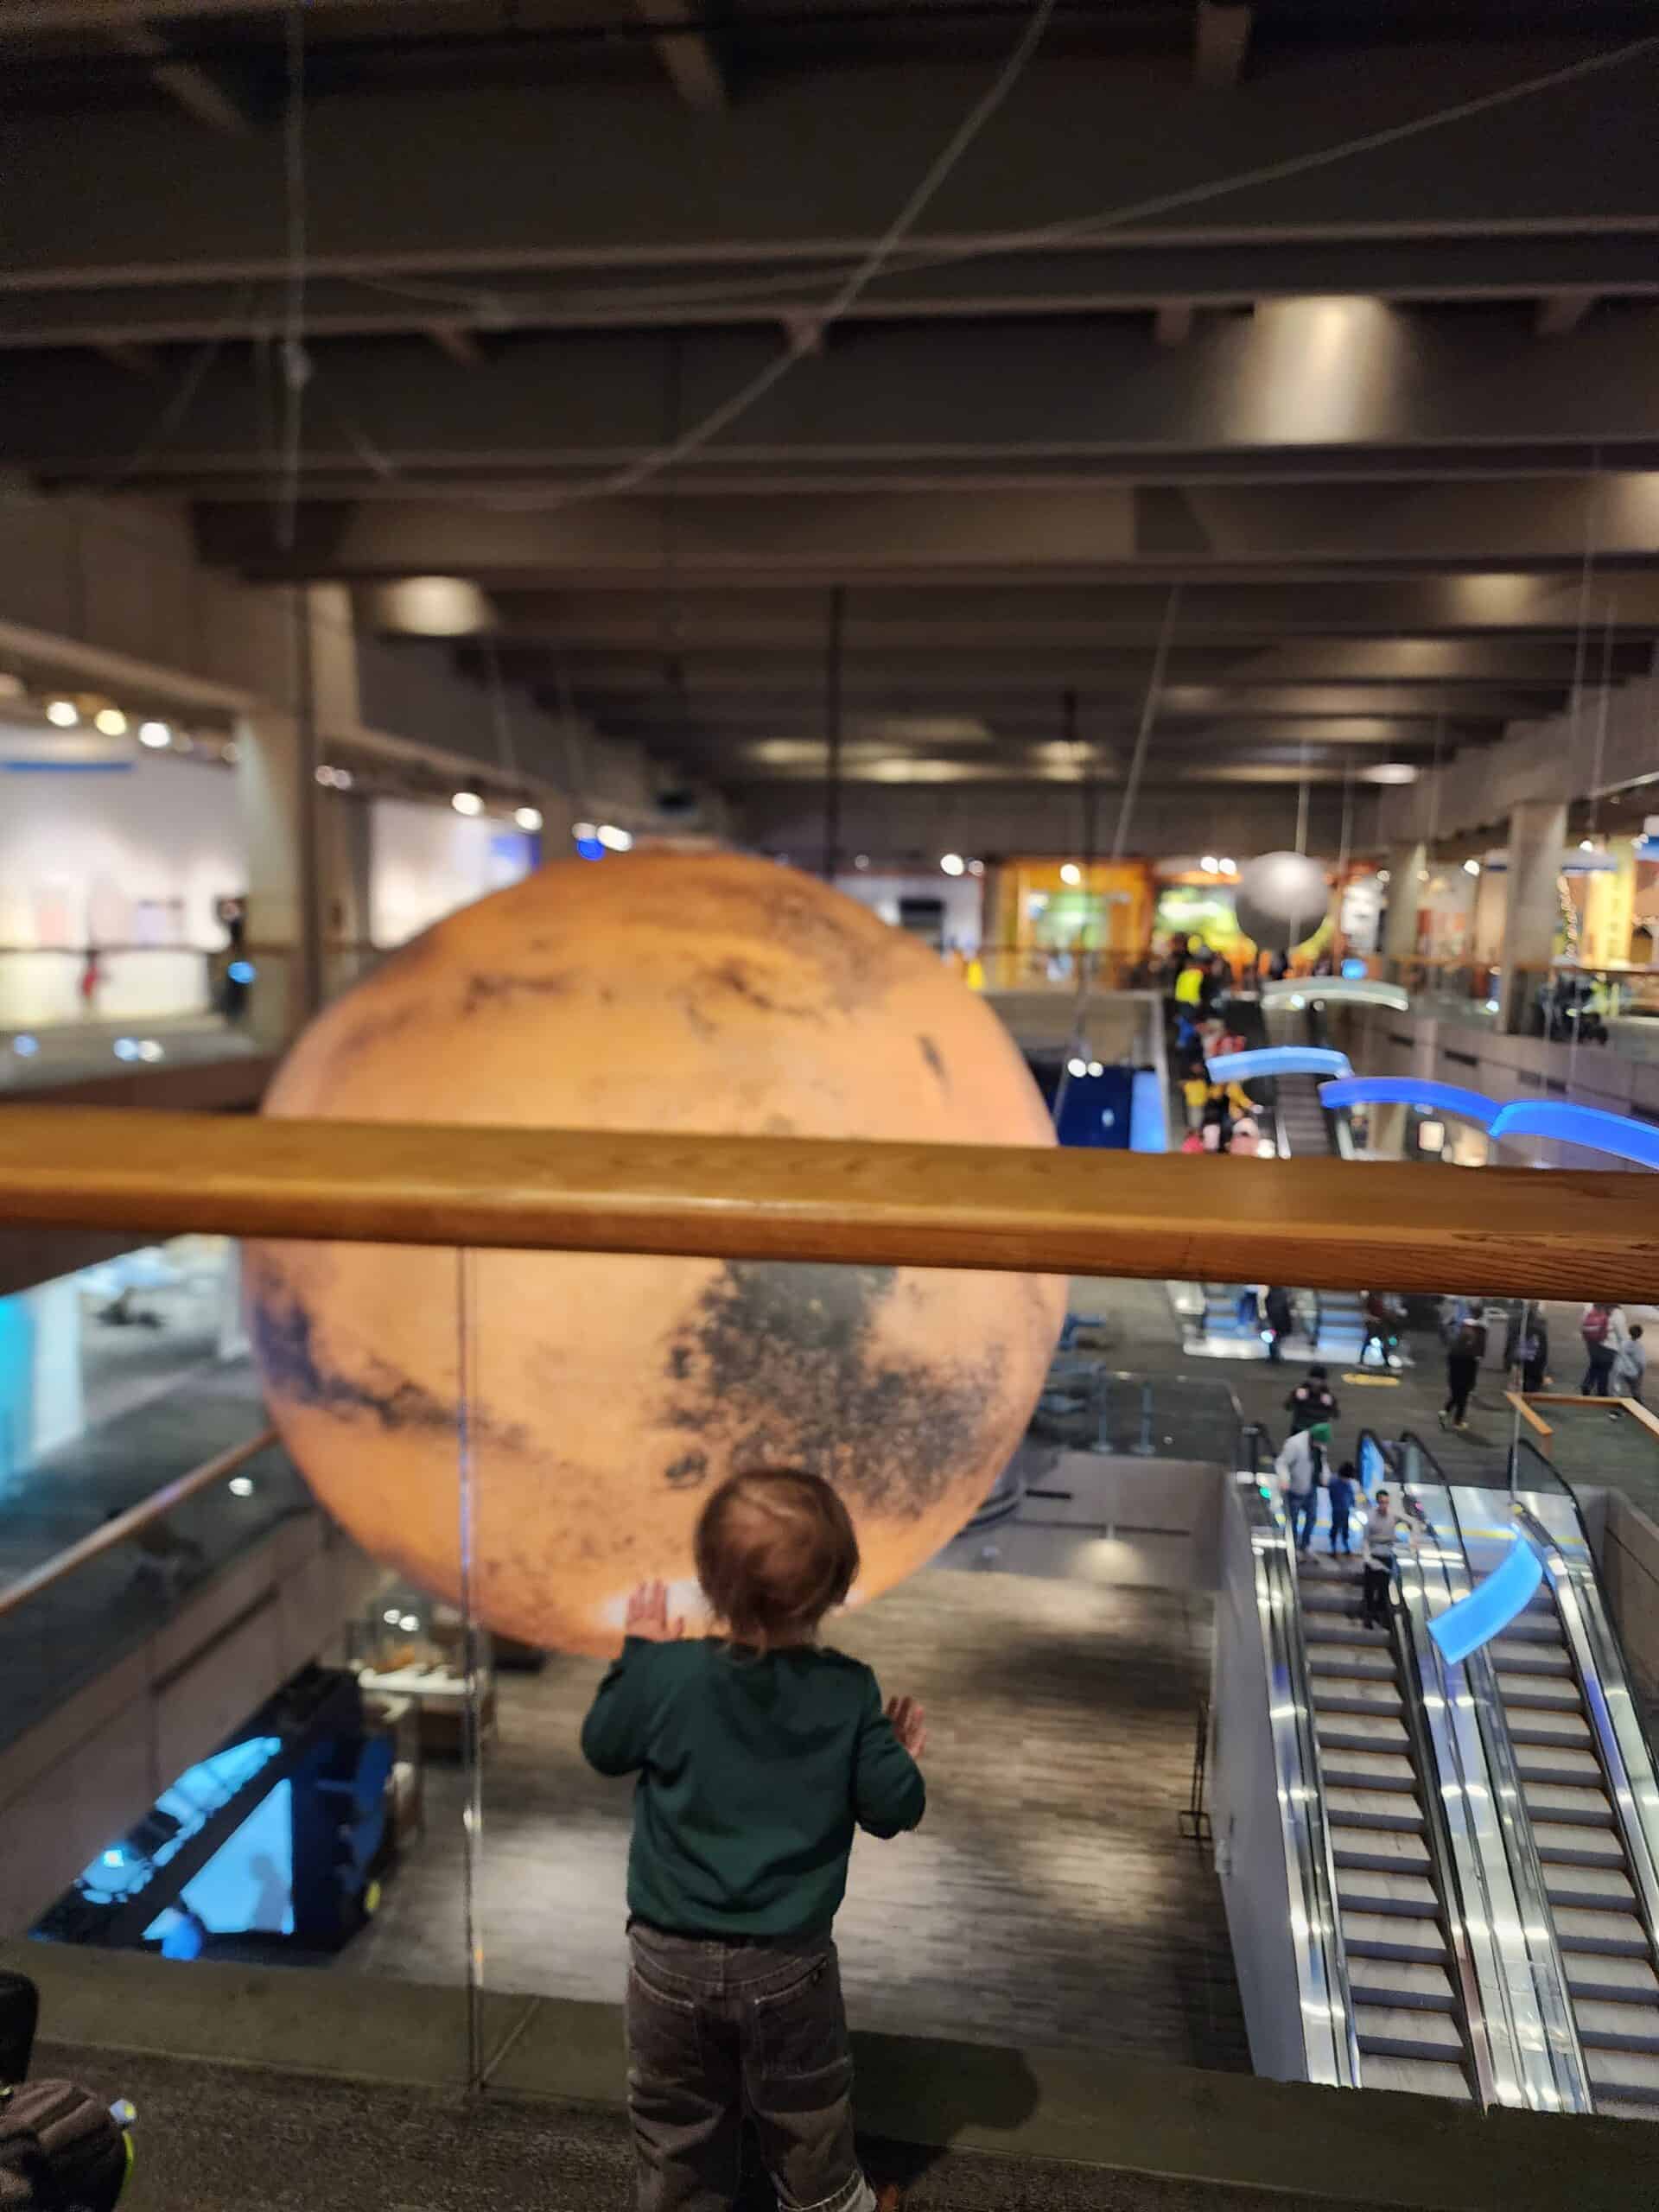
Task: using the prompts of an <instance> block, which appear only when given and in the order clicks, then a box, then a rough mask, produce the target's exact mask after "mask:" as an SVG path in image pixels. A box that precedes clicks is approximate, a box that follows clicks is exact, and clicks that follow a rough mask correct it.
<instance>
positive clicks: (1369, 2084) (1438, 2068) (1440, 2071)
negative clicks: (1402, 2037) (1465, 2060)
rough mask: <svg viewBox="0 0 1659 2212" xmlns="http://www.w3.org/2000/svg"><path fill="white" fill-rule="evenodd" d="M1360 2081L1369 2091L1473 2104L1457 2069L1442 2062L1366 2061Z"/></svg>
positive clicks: (1411, 2059)
mask: <svg viewBox="0 0 1659 2212" xmlns="http://www.w3.org/2000/svg"><path fill="white" fill-rule="evenodd" d="M1362 2080H1363V2084H1364V2086H1365V2088H1368V2089H1402V2090H1404V2091H1405V2092H1406V2093H1407V2094H1408V2095H1412V2096H1419V2097H1452V2098H1457V2099H1461V2100H1462V2101H1463V2102H1465V2103H1471V2102H1472V2101H1473V2099H1472V2096H1471V2091H1470V2088H1469V2084H1468V2082H1466V2081H1465V2079H1464V2075H1463V2069H1462V2068H1461V2067H1460V2066H1452V2065H1450V2064H1448V2063H1446V2061H1445V2060H1444V2059H1427V2058H1383V2057H1379V2056H1370V2057H1368V2058H1367V2059H1366V2061H1365V2065H1364V2069H1363V2075H1362Z"/></svg>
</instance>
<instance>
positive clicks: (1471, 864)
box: [1463, 860, 1480, 875]
mask: <svg viewBox="0 0 1659 2212" xmlns="http://www.w3.org/2000/svg"><path fill="white" fill-rule="evenodd" d="M1463 872H1464V874H1465V875H1478V874H1480V862H1479V861H1473V860H1471V861H1465V862H1464V864H1463Z"/></svg>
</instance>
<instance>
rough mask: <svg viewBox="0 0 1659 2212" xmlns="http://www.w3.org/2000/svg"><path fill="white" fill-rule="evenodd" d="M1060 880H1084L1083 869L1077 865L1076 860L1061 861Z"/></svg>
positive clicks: (1072, 881) (1068, 881)
mask: <svg viewBox="0 0 1659 2212" xmlns="http://www.w3.org/2000/svg"><path fill="white" fill-rule="evenodd" d="M1060 881H1061V882H1062V883H1081V882H1082V881H1083V870H1082V869H1081V868H1079V867H1078V866H1077V862H1076V861H1062V862H1061V864H1060Z"/></svg>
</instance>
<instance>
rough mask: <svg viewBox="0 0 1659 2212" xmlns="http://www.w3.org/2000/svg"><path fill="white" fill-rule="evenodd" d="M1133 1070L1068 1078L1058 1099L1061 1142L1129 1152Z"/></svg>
mask: <svg viewBox="0 0 1659 2212" xmlns="http://www.w3.org/2000/svg"><path fill="white" fill-rule="evenodd" d="M1134 1077H1135V1071H1134V1069H1133V1068H1126V1067H1109V1068H1103V1069H1102V1070H1101V1072H1100V1073H1099V1074H1098V1075H1072V1076H1068V1077H1066V1078H1065V1082H1064V1083H1063V1084H1061V1086H1060V1091H1059V1096H1058V1109H1059V1113H1058V1121H1057V1122H1056V1123H1055V1129H1054V1134H1055V1135H1056V1136H1057V1137H1058V1139H1059V1141H1060V1142H1061V1143H1062V1144H1064V1145H1084V1146H1090V1147H1094V1146H1104V1147H1109V1148H1110V1149H1113V1150H1116V1151H1127V1149H1128V1144H1129V1137H1130V1129H1131V1126H1132V1122H1133V1119H1134V1107H1135V1096H1134V1093H1135V1085H1134Z"/></svg>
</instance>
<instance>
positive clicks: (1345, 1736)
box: [1313, 1705, 1411, 1752]
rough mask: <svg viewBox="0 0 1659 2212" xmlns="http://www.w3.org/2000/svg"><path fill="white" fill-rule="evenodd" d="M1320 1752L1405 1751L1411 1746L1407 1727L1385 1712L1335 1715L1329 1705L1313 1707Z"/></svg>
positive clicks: (1336, 1713)
mask: <svg viewBox="0 0 1659 2212" xmlns="http://www.w3.org/2000/svg"><path fill="white" fill-rule="evenodd" d="M1313 1722H1314V1727H1315V1729H1316V1731H1317V1732H1318V1735H1319V1749H1320V1751H1327V1750H1332V1749H1333V1748H1334V1749H1339V1750H1343V1751H1373V1752H1387V1751H1400V1752H1403V1751H1405V1749H1406V1747H1407V1745H1408V1744H1409V1743H1410V1740H1411V1739H1410V1738H1409V1737H1408V1735H1407V1733H1406V1724H1405V1722H1404V1721H1403V1720H1396V1719H1393V1718H1392V1717H1391V1716H1390V1715H1389V1714H1387V1713H1344V1712H1340V1711H1337V1712H1333V1711H1332V1708H1331V1707H1329V1706H1327V1705H1316V1706H1315V1707H1314V1708H1313Z"/></svg>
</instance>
